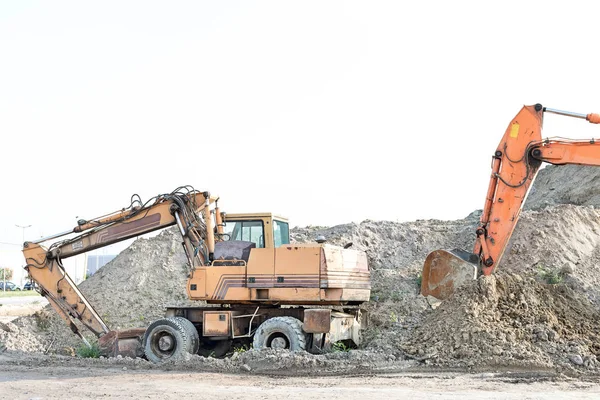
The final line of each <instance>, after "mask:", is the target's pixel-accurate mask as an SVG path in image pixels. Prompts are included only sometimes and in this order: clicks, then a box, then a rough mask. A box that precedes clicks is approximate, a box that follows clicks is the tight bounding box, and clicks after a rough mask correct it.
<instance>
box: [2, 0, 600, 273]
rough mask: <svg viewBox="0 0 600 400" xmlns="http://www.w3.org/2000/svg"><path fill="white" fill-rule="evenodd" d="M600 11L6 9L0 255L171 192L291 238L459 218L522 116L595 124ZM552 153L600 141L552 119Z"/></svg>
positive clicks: (246, 6) (383, 5)
mask: <svg viewBox="0 0 600 400" xmlns="http://www.w3.org/2000/svg"><path fill="white" fill-rule="evenodd" d="M599 9H600V3H597V2H593V1H589V2H577V1H571V2H568V3H565V2H560V3H558V2H549V1H538V2H534V1H527V2H526V1H512V2H511V1H498V2H493V3H492V2H483V1H471V2H467V1H451V2H450V1H429V2H427V1H406V2H401V1H392V2H383V1H364V2H353V1H296V2H288V1H261V2H251V1H243V2H235V1H229V2H217V1H213V2H200V1H189V2H185V1H178V2H152V1H138V2H136V1H103V2H94V3H92V2H80V1H73V2H64V1H53V2H41V1H40V2H34V1H8V0H7V1H2V2H0V60H1V62H0V133H1V134H2V148H1V149H2V152H1V157H0V168H1V170H2V196H1V197H0V227H1V229H0V242H3V243H21V242H22V238H21V235H22V230H21V229H19V228H17V227H15V224H19V225H29V224H31V225H32V227H31V228H28V229H27V230H26V231H25V233H26V239H36V238H39V237H40V236H42V235H43V236H46V235H50V234H52V233H56V232H60V231H64V230H67V229H71V228H72V227H73V226H74V224H75V221H76V217H83V218H92V217H96V216H98V215H102V214H105V213H107V212H110V211H114V210H116V209H119V208H121V207H123V206H126V205H128V203H129V198H130V196H131V195H132V194H133V193H139V194H140V195H141V196H142V198H144V199H147V198H148V197H151V196H153V195H155V194H157V193H163V192H168V191H170V190H172V189H174V188H175V187H177V186H179V185H183V184H190V185H193V186H195V187H196V188H197V189H200V190H210V191H211V192H212V193H213V194H218V195H220V196H221V198H222V201H221V203H220V205H221V207H222V208H223V209H224V210H226V211H229V212H252V211H264V210H266V211H273V212H277V213H280V214H283V215H285V216H288V217H289V218H290V220H291V223H292V225H306V224H313V225H331V224H338V223H345V222H350V221H356V222H359V221H362V220H364V219H375V220H379V219H386V220H397V221H407V220H415V219H423V218H440V219H456V218H462V217H464V216H466V215H467V214H468V213H469V212H471V211H473V210H474V209H477V208H481V207H482V205H483V201H484V196H485V191H486V188H487V184H488V178H489V166H490V156H491V155H492V154H493V152H494V150H495V147H496V145H497V143H498V141H499V140H500V137H501V136H502V134H503V132H504V130H505V129H506V126H507V124H508V123H509V122H510V120H511V119H512V117H513V116H514V115H515V114H516V113H517V112H518V111H519V109H520V108H521V106H522V105H523V104H534V103H537V102H540V103H542V104H544V105H546V106H548V107H553V108H559V109H566V110H570V111H576V112H582V113H588V112H593V111H595V112H598V111H600V97H599V95H598V93H600V81H599V80H598V79H597V77H598V70H599V66H600V61H599V56H598V55H597V51H596V46H597V38H598V33H599V29H598V22H597V18H598V17H597V16H598V15H599V13H598V11H599ZM558 135H560V136H568V137H573V138H585V137H592V136H596V137H600V128H599V127H598V126H592V125H590V124H588V123H586V122H584V121H580V120H574V119H568V118H565V117H559V116H554V115H548V116H547V117H546V119H545V130H544V136H558ZM19 250H20V247H19V246H11V245H6V244H2V245H1V246H0V265H9V266H12V265H14V264H18V263H20V262H21V260H20V258H19V257H20V251H19Z"/></svg>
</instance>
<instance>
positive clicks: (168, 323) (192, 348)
mask: <svg viewBox="0 0 600 400" xmlns="http://www.w3.org/2000/svg"><path fill="white" fill-rule="evenodd" d="M143 344H144V355H145V356H146V358H147V359H148V360H149V361H152V362H153V363H155V364H158V363H161V362H165V361H167V360H181V359H183V358H184V357H185V356H186V355H187V354H196V353H197V352H198V346H199V344H200V338H199V336H198V330H197V329H196V327H194V324H192V323H191V322H190V321H189V320H187V319H185V318H181V317H170V318H164V319H159V320H157V321H154V322H153V323H152V324H150V326H149V327H148V329H146V333H145V334H144V339H143Z"/></svg>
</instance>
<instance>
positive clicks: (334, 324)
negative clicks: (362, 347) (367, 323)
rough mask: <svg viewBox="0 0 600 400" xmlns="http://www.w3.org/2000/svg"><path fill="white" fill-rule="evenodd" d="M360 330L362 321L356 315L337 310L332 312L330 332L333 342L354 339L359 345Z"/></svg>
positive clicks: (330, 338)
mask: <svg viewBox="0 0 600 400" xmlns="http://www.w3.org/2000/svg"><path fill="white" fill-rule="evenodd" d="M359 330H360V323H359V322H358V321H357V320H356V318H355V317H354V315H351V314H345V313H340V312H335V311H334V312H332V313H331V332H329V340H330V341H331V343H335V342H339V341H340V340H352V341H353V342H354V343H355V344H356V345H359V344H360V338H359Z"/></svg>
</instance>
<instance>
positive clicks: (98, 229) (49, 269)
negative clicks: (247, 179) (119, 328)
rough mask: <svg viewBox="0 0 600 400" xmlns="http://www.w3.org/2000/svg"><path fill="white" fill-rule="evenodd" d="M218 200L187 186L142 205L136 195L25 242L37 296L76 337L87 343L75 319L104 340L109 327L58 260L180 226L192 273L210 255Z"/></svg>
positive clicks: (29, 270) (25, 254) (28, 267)
mask: <svg viewBox="0 0 600 400" xmlns="http://www.w3.org/2000/svg"><path fill="white" fill-rule="evenodd" d="M216 200H217V199H216V198H214V197H211V196H210V194H209V193H208V192H198V191H195V190H193V188H188V187H181V188H178V189H176V190H175V191H173V192H171V193H169V194H162V195H158V196H156V197H154V198H153V199H151V200H149V201H148V202H146V203H144V204H142V202H141V201H140V200H139V197H138V198H137V199H135V197H132V202H131V204H130V206H129V207H127V208H125V209H123V210H121V211H118V212H114V213H111V214H109V215H106V216H103V217H100V218H95V219H93V220H90V221H82V220H80V221H79V222H78V225H77V226H76V227H75V228H73V229H72V230H69V231H66V232H62V233H59V234H56V235H52V236H49V237H46V238H42V239H40V240H38V241H35V242H25V243H24V244H23V255H24V257H25V261H26V267H25V269H26V270H27V271H28V272H29V274H30V275H31V278H32V279H33V280H34V281H36V282H37V283H38V285H39V287H40V292H41V294H42V295H43V296H45V297H46V298H47V299H48V301H49V303H50V304H51V305H52V307H53V308H54V309H55V310H56V311H57V312H58V314H59V315H60V316H61V317H62V318H63V319H64V320H65V322H66V323H67V325H69V327H70V328H71V330H72V331H73V332H74V333H76V334H77V335H79V336H80V337H81V338H82V339H83V340H84V341H85V338H83V335H82V334H81V332H79V330H78V328H77V326H76V325H75V320H79V321H80V322H81V323H82V324H83V325H84V326H86V327H87V328H88V329H89V330H90V331H92V332H93V333H94V334H95V335H96V336H97V337H101V336H104V335H105V334H107V333H109V331H110V330H109V328H108V327H107V326H106V324H105V323H104V321H103V320H102V318H101V317H100V316H99V315H98V313H97V312H96V311H95V310H94V308H93V307H92V305H91V304H90V303H89V302H88V301H87V299H86V298H85V296H84V295H83V294H82V293H81V291H80V290H79V289H78V288H77V285H76V284H75V282H73V280H72V279H71V278H70V277H69V275H68V274H67V272H66V271H65V268H64V267H63V265H62V260H63V259H65V258H68V257H72V256H75V255H78V254H82V253H84V252H87V251H91V250H93V249H97V248H100V247H104V246H108V245H110V244H113V243H117V242H120V241H123V240H126V239H129V238H132V237H135V236H139V235H143V234H145V233H149V232H152V231H156V230H158V229H163V228H166V227H168V226H172V225H178V227H179V230H180V232H181V235H182V238H183V247H184V250H185V253H186V256H187V258H188V263H189V266H190V269H191V268H194V267H196V266H201V265H206V264H208V263H209V262H210V261H211V260H212V254H213V253H214V232H213V226H212V219H211V210H210V204H211V203H214V202H216ZM201 215H202V217H201ZM72 234H77V236H75V237H71V238H68V239H63V240H61V241H58V242H55V243H53V244H52V245H51V246H50V247H49V248H46V247H44V246H42V244H41V243H42V242H47V241H49V240H52V239H57V238H59V237H64V236H67V235H72ZM86 343H87V342H86Z"/></svg>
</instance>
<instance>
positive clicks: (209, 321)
mask: <svg viewBox="0 0 600 400" xmlns="http://www.w3.org/2000/svg"><path fill="white" fill-rule="evenodd" d="M203 319H204V323H203V324H202V336H209V337H210V336H230V331H231V329H230V327H231V322H230V321H231V312H230V311H204V318H203Z"/></svg>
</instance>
